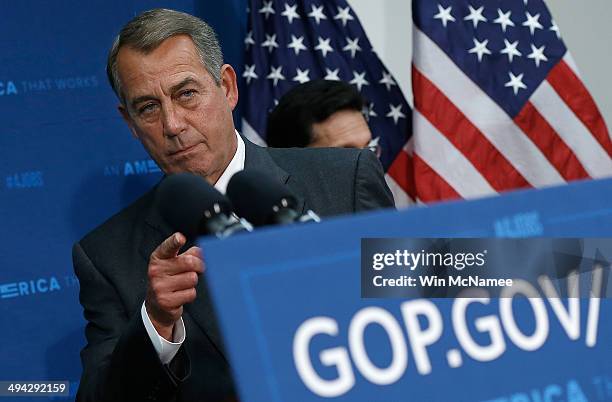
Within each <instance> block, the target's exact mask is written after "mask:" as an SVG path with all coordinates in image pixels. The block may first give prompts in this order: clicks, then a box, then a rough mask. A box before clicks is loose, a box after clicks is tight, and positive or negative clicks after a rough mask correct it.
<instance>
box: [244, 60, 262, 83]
mask: <svg viewBox="0 0 612 402" xmlns="http://www.w3.org/2000/svg"><path fill="white" fill-rule="evenodd" d="M242 77H244V78H246V82H247V84H250V83H251V80H252V79H255V80H256V79H257V78H259V77H258V76H257V74H255V64H253V65H252V66H249V65H248V64H247V65H245V66H244V72H243V73H242Z"/></svg>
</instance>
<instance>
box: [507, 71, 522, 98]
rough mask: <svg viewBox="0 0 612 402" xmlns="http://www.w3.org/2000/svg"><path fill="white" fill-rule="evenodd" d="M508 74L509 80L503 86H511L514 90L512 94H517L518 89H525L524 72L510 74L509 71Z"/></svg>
mask: <svg viewBox="0 0 612 402" xmlns="http://www.w3.org/2000/svg"><path fill="white" fill-rule="evenodd" d="M508 75H509V76H510V81H508V82H506V84H505V85H504V86H505V87H507V88H510V87H511V88H512V90H513V91H514V95H516V94H518V91H519V89H527V85H525V84H524V83H523V76H524V75H525V74H519V75H518V76H516V75H514V74H512V72H509V73H508Z"/></svg>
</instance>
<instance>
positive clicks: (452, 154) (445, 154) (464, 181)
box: [412, 108, 496, 198]
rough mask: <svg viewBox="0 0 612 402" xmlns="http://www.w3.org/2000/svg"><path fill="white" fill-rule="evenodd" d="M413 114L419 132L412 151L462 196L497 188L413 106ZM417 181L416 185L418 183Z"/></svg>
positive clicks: (481, 193)
mask: <svg viewBox="0 0 612 402" xmlns="http://www.w3.org/2000/svg"><path fill="white" fill-rule="evenodd" d="M412 116H413V127H414V129H415V132H417V133H419V135H417V136H415V138H414V155H418V156H419V157H420V158H421V159H422V160H423V161H424V162H425V163H427V165H428V166H430V167H431V168H432V169H433V170H435V171H436V172H437V173H438V174H439V175H440V176H442V177H443V178H444V180H445V181H446V182H447V183H448V184H449V185H450V186H452V187H453V189H455V191H456V192H457V193H458V194H459V195H460V196H461V198H476V197H480V196H484V195H487V194H491V193H495V192H496V191H495V190H494V189H493V187H491V185H490V184H489V183H488V182H487V180H486V179H485V178H484V177H482V175H481V174H480V172H479V171H478V170H477V169H476V168H474V166H473V165H472V164H471V163H470V161H469V160H468V159H467V158H466V157H465V156H464V155H463V154H462V153H461V152H459V150H458V149H457V148H455V147H454V146H453V144H452V143H451V142H450V141H449V140H448V139H447V138H446V137H445V136H444V135H443V134H441V133H440V132H439V131H438V130H437V129H436V128H435V127H434V126H433V125H432V124H431V123H430V122H429V120H427V119H426V118H425V117H424V116H423V115H422V114H421V113H420V112H419V111H418V110H417V109H416V108H415V109H414V110H413V111H412ZM413 158H414V156H413ZM416 173H417V172H416V171H415V174H416ZM416 177H418V176H416ZM416 184H417V188H418V187H419V183H418V182H417V183H416ZM417 194H418V193H417ZM419 198H421V197H420V194H419Z"/></svg>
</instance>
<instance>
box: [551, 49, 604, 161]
mask: <svg viewBox="0 0 612 402" xmlns="http://www.w3.org/2000/svg"><path fill="white" fill-rule="evenodd" d="M547 80H548V82H549V83H550V85H551V86H552V87H553V88H554V90H555V92H557V94H559V97H561V99H563V102H565V103H566V104H567V106H568V107H569V108H570V109H571V110H572V112H573V113H574V114H575V115H576V117H578V119H580V121H581V122H582V123H583V124H584V125H585V126H586V127H587V128H588V130H589V131H590V132H591V133H592V135H593V136H594V137H595V138H596V140H597V142H599V144H600V145H601V146H602V147H603V149H604V150H605V151H606V153H607V154H608V157H612V141H611V140H610V134H609V133H608V129H607V128H606V124H605V122H604V119H603V117H602V116H601V114H600V113H599V109H598V108H597V105H595V102H594V101H593V98H592V97H591V95H590V93H589V91H588V90H587V89H586V87H585V86H584V84H583V83H582V81H581V80H580V78H579V77H578V76H577V74H576V73H575V72H574V71H572V69H571V67H570V66H569V65H568V64H567V63H566V62H565V61H561V62H559V63H558V64H557V65H556V66H555V67H554V68H553V69H552V70H551V72H550V74H549V76H548V78H547Z"/></svg>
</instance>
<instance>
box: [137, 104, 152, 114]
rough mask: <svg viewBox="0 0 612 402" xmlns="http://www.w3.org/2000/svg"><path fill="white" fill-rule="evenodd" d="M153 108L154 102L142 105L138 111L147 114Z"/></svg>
mask: <svg viewBox="0 0 612 402" xmlns="http://www.w3.org/2000/svg"><path fill="white" fill-rule="evenodd" d="M154 110H155V104H154V103H149V104H146V105H144V106H143V107H141V108H140V109H139V110H138V113H140V114H149V113H151V112H153V111H154Z"/></svg>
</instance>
